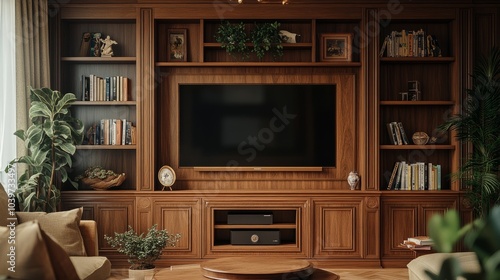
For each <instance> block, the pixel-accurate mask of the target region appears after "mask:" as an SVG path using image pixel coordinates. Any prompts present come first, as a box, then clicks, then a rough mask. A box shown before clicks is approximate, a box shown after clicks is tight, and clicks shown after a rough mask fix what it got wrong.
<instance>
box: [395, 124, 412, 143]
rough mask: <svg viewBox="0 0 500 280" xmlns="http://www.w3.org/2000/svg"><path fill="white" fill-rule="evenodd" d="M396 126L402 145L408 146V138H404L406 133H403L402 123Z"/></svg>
mask: <svg viewBox="0 0 500 280" xmlns="http://www.w3.org/2000/svg"><path fill="white" fill-rule="evenodd" d="M397 124H398V129H399V133H400V134H401V140H402V141H403V145H408V144H409V141H408V136H406V132H405V129H404V127H403V123H402V122H398V123H397Z"/></svg>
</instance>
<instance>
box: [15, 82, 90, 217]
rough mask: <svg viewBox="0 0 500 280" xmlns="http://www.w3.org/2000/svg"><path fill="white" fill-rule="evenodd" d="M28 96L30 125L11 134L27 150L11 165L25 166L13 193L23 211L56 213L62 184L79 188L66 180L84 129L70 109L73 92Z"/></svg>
mask: <svg viewBox="0 0 500 280" xmlns="http://www.w3.org/2000/svg"><path fill="white" fill-rule="evenodd" d="M30 93H31V94H30V97H31V106H30V109H29V118H30V120H31V122H32V124H31V125H30V126H29V128H28V129H27V130H26V131H24V130H18V131H16V132H15V133H14V134H15V135H16V136H17V137H19V138H20V139H21V140H23V141H24V143H25V145H26V148H27V149H28V155H26V156H22V157H19V158H16V159H14V160H12V161H11V162H10V165H13V164H18V163H21V164H25V165H26V166H27V168H26V171H25V173H24V174H23V175H21V176H20V177H19V180H18V188H17V190H16V192H15V194H16V198H17V200H18V203H19V204H20V208H21V210H22V211H45V212H55V211H57V207H58V205H59V202H60V200H61V193H60V186H61V183H64V182H66V181H68V182H69V183H70V184H72V185H73V186H74V187H75V188H77V187H78V185H77V184H76V183H75V182H73V181H72V180H71V179H70V178H69V177H68V172H67V169H68V168H70V167H71V165H72V159H71V156H72V155H74V153H75V151H76V145H78V144H81V143H82V140H83V129H84V127H83V124H82V121H81V120H79V119H76V118H74V117H72V116H71V112H70V110H69V108H70V106H71V105H72V103H73V102H74V101H76V97H75V95H74V94H73V93H66V94H62V93H61V92H59V91H56V90H51V89H49V88H40V89H33V88H30ZM10 165H9V166H10ZM9 166H7V168H6V172H7V169H8V168H9Z"/></svg>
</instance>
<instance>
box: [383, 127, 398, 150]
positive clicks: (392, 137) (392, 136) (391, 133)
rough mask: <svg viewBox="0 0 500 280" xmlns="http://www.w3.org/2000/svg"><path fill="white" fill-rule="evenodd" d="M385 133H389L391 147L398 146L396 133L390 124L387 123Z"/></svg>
mask: <svg viewBox="0 0 500 280" xmlns="http://www.w3.org/2000/svg"><path fill="white" fill-rule="evenodd" d="M386 126H387V132H388V133H389V141H390V142H391V144H393V145H397V144H398V140H397V138H396V131H395V128H394V127H393V125H392V123H387V125H386Z"/></svg>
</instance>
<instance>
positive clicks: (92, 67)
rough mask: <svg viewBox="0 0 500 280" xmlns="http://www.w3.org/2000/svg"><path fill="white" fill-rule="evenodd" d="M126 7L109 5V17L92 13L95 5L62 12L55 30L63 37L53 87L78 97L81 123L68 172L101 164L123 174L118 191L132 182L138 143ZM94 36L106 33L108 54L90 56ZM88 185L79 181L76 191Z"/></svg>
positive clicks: (132, 26)
mask: <svg viewBox="0 0 500 280" xmlns="http://www.w3.org/2000/svg"><path fill="white" fill-rule="evenodd" d="M70 11H71V10H70ZM130 11H131V9H130V8H124V9H114V11H113V15H114V16H113V18H112V19H110V18H107V17H103V16H102V15H100V13H95V8H84V7H81V8H79V11H78V13H76V14H75V13H72V12H67V13H62V14H61V24H60V29H59V30H60V35H59V36H60V38H64V40H60V41H59V44H60V45H59V46H58V47H59V49H60V51H59V54H60V57H59V63H60V73H59V75H58V76H59V79H58V83H59V85H58V87H59V88H60V90H61V91H62V92H63V93H65V92H73V93H75V95H76V96H77V100H78V101H76V102H75V103H74V105H73V106H72V108H71V110H72V113H73V115H74V116H75V117H77V118H79V119H81V120H82V121H83V123H84V126H85V131H84V134H85V136H84V141H83V143H82V145H79V146H77V152H76V154H75V155H74V159H73V166H72V170H71V172H70V174H69V176H70V177H73V178H74V177H76V176H78V175H80V174H83V172H84V171H85V170H86V169H87V168H88V167H90V166H101V167H103V168H105V169H111V170H113V171H115V172H117V173H125V174H126V176H127V179H126V180H125V182H124V183H123V184H122V185H121V186H119V187H116V188H113V189H118V190H135V189H136V186H137V182H136V179H137V177H136V169H137V151H136V150H137V145H136V143H137V142H136V141H135V140H136V139H134V141H132V135H131V134H132V128H133V130H134V132H135V127H136V126H137V123H136V122H137V108H136V107H137V100H138V91H137V90H136V87H135V85H136V70H137V69H136V68H137V67H136V65H137V59H136V19H135V14H131V13H130ZM132 11H133V9H132ZM94 36H95V37H97V36H100V38H102V39H104V38H106V36H110V38H111V39H112V40H114V41H116V42H117V44H114V45H112V49H113V56H111V57H101V56H95V54H94V51H95V50H97V49H98V44H95V41H96V39H95V38H94ZM89 37H90V38H89ZM98 39H99V38H97V40H98ZM89 40H90V42H88V41H89ZM95 46H97V47H95ZM94 49H95V50H94ZM97 53H99V51H97ZM127 127H128V128H129V129H128V130H127ZM70 189H71V188H68V190H70ZM87 189H90V188H89V187H88V186H85V185H83V184H80V186H79V190H87Z"/></svg>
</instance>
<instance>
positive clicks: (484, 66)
mask: <svg viewBox="0 0 500 280" xmlns="http://www.w3.org/2000/svg"><path fill="white" fill-rule="evenodd" d="M472 79H473V87H472V89H468V90H467V99H466V101H465V106H464V107H463V112H462V113H461V114H457V115H454V116H452V117H451V118H449V119H448V120H447V121H446V122H445V123H444V124H443V125H441V126H440V128H441V129H442V130H450V129H452V130H455V131H456V132H457V139H458V140H460V141H461V142H463V143H464V144H468V145H470V147H471V148H472V151H471V153H470V154H469V155H468V157H467V160H466V162H464V163H463V164H462V166H461V167H460V170H459V172H458V173H457V174H455V175H456V176H457V178H459V179H462V182H463V183H464V185H465V186H467V188H468V198H469V201H470V202H471V205H472V207H473V209H474V212H475V214H476V216H482V215H486V214H487V213H488V211H489V209H490V208H491V207H492V206H493V205H495V204H498V203H499V202H500V200H499V199H500V179H499V176H498V175H499V173H498V172H499V165H500V125H499V124H500V49H494V50H493V51H492V52H491V54H490V55H489V56H487V57H483V58H480V59H479V60H478V61H477V64H476V66H475V67H474V72H473V75H472Z"/></svg>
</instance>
